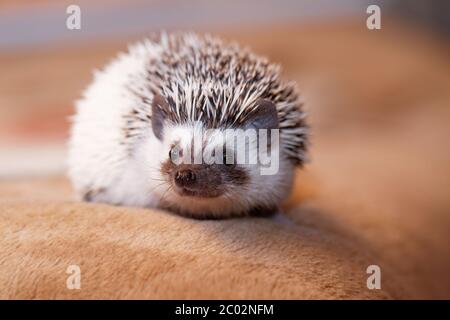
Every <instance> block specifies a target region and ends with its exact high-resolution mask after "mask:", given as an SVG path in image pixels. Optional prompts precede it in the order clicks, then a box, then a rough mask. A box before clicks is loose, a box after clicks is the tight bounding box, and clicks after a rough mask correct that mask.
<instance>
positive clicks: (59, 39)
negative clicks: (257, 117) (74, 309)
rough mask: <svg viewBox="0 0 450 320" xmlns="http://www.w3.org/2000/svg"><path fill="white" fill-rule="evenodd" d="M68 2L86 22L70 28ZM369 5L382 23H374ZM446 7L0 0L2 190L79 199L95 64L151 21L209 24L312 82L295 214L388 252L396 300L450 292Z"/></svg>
mask: <svg viewBox="0 0 450 320" xmlns="http://www.w3.org/2000/svg"><path fill="white" fill-rule="evenodd" d="M71 4H76V5H78V6H79V7H80V8H81V29H80V30H68V29H67V28H66V19H67V17H68V16H69V15H68V14H67V13H66V8H67V7H68V6H69V5H71ZM370 4H377V5H379V7H380V8H381V30H369V29H368V28H367V26H366V19H367V18H368V16H369V15H368V14H367V13H366V9H367V7H368V5H370ZM449 16H450V2H449V1H444V0H442V1H439V0H435V1H425V0H423V1H406V0H404V1H402V0H392V1H359V0H341V1H332V0H328V1H327V0H319V1H317V0H316V1H312V0H311V1H306V0H305V1H297V0H281V1H280V0H277V1H275V0H250V1H238V0H227V1H207V0H165V1H163V0H152V1H136V0H133V1H126V2H124V1H118V0H117V1H103V0H95V1H87V0H77V1H75V0H71V1H59V0H58V1H51V0H39V1H5V0H0V70H1V72H0V179H1V180H2V183H3V184H2V187H1V188H0V197H3V198H8V197H10V198H11V197H14V196H16V195H17V194H18V193H19V191H17V190H19V189H20V188H29V189H26V190H27V192H28V193H27V195H28V196H27V197H28V198H27V199H33V196H34V197H36V198H38V197H39V198H42V197H44V198H45V197H48V198H49V199H53V198H55V199H57V198H58V197H59V196H61V195H60V193H58V192H61V190H65V191H64V192H65V193H64V195H63V196H61V197H62V198H64V199H66V198H68V199H70V197H69V195H70V194H71V193H70V186H69V184H68V182H67V180H66V179H65V178H64V176H63V174H64V167H65V164H64V161H65V142H66V139H67V136H68V128H69V120H68V117H69V116H70V115H71V114H72V113H73V102H74V100H76V99H77V98H79V96H80V93H81V91H82V90H83V89H84V88H85V87H86V86H87V85H88V83H89V82H90V80H91V76H92V70H93V69H95V68H100V67H102V66H103V65H104V64H105V63H107V62H108V61H109V60H111V59H112V58H113V57H114V56H115V55H116V54H117V52H118V51H120V50H122V51H123V50H126V48H127V45H128V44H130V43H132V42H134V41H137V40H139V39H141V38H142V37H145V35H146V34H149V33H150V32H153V31H159V30H161V29H165V30H168V31H170V30H187V29H188V30H195V31H198V32H200V33H203V32H208V33H213V34H217V35H219V36H221V37H223V38H225V39H228V40H235V41H237V42H239V43H241V44H242V45H244V46H248V47H250V48H251V49H253V50H254V51H255V52H257V53H260V54H263V55H266V56H267V57H269V58H270V59H271V60H272V61H275V62H277V63H280V64H281V65H282V67H283V71H284V75H285V76H286V78H288V79H292V80H295V81H296V82H297V83H298V86H299V88H300V91H301V92H302V95H303V97H304V100H305V107H306V109H307V111H308V112H309V114H310V124H311V126H312V146H311V163H310V164H309V165H308V166H307V168H306V170H304V171H303V172H302V173H301V174H300V178H299V180H298V184H297V187H296V189H295V190H294V195H293V198H291V201H289V202H288V203H287V207H289V208H294V207H296V205H297V204H298V202H299V199H300V200H301V202H302V207H301V210H299V211H298V212H297V213H296V214H295V217H294V218H295V219H298V220H299V221H301V223H305V224H311V225H312V226H314V225H316V224H317V225H318V224H320V225H321V227H323V226H324V225H325V227H326V226H327V225H328V226H329V223H328V224H327V223H324V222H323V221H321V220H320V219H321V214H320V212H332V213H333V214H331V215H327V216H326V220H327V219H328V220H327V221H329V220H330V219H332V220H333V221H334V222H335V223H334V222H333V224H336V225H340V227H339V228H344V229H345V228H346V227H347V228H349V227H348V226H352V227H353V229H354V230H358V232H356V233H357V234H358V237H359V238H361V239H363V240H364V241H365V242H366V243H370V247H371V248H372V250H374V251H375V252H383V259H384V261H385V262H386V264H387V265H391V266H392V268H393V269H395V272H396V273H397V274H398V279H400V280H399V282H400V283H401V284H402V286H403V287H404V288H406V289H405V290H406V291H407V292H408V294H409V295H402V294H399V295H400V296H411V297H423V296H425V297H447V298H449V297H450V282H449V276H448V275H447V273H448V270H450V262H449V259H450V258H449V251H448V250H449V247H448V244H449V243H450V236H449V235H448V231H449V230H450V218H449V213H450V200H449V196H450V195H449V190H450V182H449V181H450V179H449V178H450V168H449V163H450V153H449V148H448V138H449V137H450V122H449V120H450V108H449V107H450V59H449V58H450V50H449V38H450V19H449ZM49 177H50V178H49ZM35 179H50V180H44V181H47V182H48V181H50V182H48V183H50V184H52V183H53V184H55V183H56V185H57V188H53V189H51V188H50V189H46V188H47V187H48V184H47V182H42V183H41V182H39V183H38V184H33V183H35V182H33V181H36V180H35ZM52 179H53V180H52ZM54 179H56V180H54ZM16 181H18V182H19V184H14V183H15V182H16ZM40 181H41V180H40ZM55 181H57V182H55ZM19 186H20V187H19ZM53 186H54V185H53ZM21 190H22V189H21ZM52 192H53V193H52ZM55 194H58V197H57V196H55ZM58 199H60V198H58ZM292 199H294V200H292ZM318 207H320V210H318V209H317V208H318ZM308 208H309V209H308ZM327 210H328V211H327ZM318 211H319V213H318ZM355 212H357V213H355ZM337 213H339V214H337ZM330 216H331V217H330ZM344 225H345V226H344ZM412 243H414V245H413V244H412ZM424 261H426V263H423V262H424ZM391 262H392V263H391ZM394 265H395V267H393V266H394Z"/></svg>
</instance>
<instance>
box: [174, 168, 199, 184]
mask: <svg viewBox="0 0 450 320" xmlns="http://www.w3.org/2000/svg"><path fill="white" fill-rule="evenodd" d="M195 180H196V177H195V173H194V172H192V170H180V171H177V173H176V174H175V183H176V184H177V186H179V187H187V186H192V185H193V184H194V183H195Z"/></svg>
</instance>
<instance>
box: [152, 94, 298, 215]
mask: <svg viewBox="0 0 450 320" xmlns="http://www.w3.org/2000/svg"><path fill="white" fill-rule="evenodd" d="M152 128H153V132H154V134H155V136H156V137H157V138H158V139H159V140H160V141H161V142H162V150H163V151H162V153H161V154H160V155H159V166H160V169H159V172H160V174H161V178H162V180H163V181H165V184H166V186H167V188H166V191H165V193H164V195H163V196H162V197H161V202H162V203H161V205H162V206H165V207H168V208H170V209H172V210H175V211H178V212H180V213H184V214H188V215H191V216H195V217H205V216H215V217H217V216H230V215H242V214H248V213H251V211H252V210H253V209H255V208H256V207H257V208H258V209H260V210H261V211H268V210H270V211H272V210H273V209H274V208H276V206H277V204H278V201H279V198H280V195H281V193H284V192H286V187H285V186H287V185H290V181H289V180H290V178H286V177H285V172H283V174H280V173H279V172H278V170H276V171H275V172H274V173H273V174H264V170H263V168H262V165H261V164H260V163H259V153H258V152H259V151H260V150H259V146H260V145H261V143H260V142H261V139H260V136H259V130H260V129H261V130H263V129H264V130H265V129H268V130H272V129H273V130H276V131H277V130H278V117H277V113H276V109H275V106H274V105H273V104H272V103H269V102H267V101H265V102H262V103H261V105H260V107H259V108H258V110H257V112H255V113H254V114H252V115H251V116H249V117H248V120H247V122H246V123H245V124H243V125H242V126H241V127H240V128H234V129H231V128H229V129H224V128H222V129H205V125H204V123H203V122H201V121H197V122H194V123H184V124H173V123H170V122H168V121H165V120H164V116H163V115H162V114H160V113H159V112H158V110H157V109H156V108H153V113H152ZM277 132H278V131H277ZM270 137H271V135H270V133H269V138H270ZM240 138H243V139H240ZM269 140H270V139H269ZM273 142H274V140H273V139H272V140H270V143H269V144H268V148H269V152H270V154H271V155H275V157H274V160H276V161H277V162H279V161H282V160H280V157H279V150H280V149H279V143H278V142H276V143H273ZM265 149H267V146H266V148H265ZM277 153H278V154H277ZM283 165H284V164H283ZM279 167H280V164H279V163H276V169H279ZM286 182H288V183H286ZM255 213H258V212H255ZM259 213H262V212H259Z"/></svg>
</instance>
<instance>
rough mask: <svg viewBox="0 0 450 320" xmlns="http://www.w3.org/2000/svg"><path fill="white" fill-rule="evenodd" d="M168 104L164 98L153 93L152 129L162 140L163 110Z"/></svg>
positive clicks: (166, 108) (167, 107)
mask: <svg viewBox="0 0 450 320" xmlns="http://www.w3.org/2000/svg"><path fill="white" fill-rule="evenodd" d="M168 109H169V104H168V103H167V101H166V99H165V98H164V97H163V96H162V95H160V94H155V96H154V97H153V102H152V129H153V133H154V134H155V136H156V137H157V138H158V139H159V140H162V136H163V131H164V112H163V110H168Z"/></svg>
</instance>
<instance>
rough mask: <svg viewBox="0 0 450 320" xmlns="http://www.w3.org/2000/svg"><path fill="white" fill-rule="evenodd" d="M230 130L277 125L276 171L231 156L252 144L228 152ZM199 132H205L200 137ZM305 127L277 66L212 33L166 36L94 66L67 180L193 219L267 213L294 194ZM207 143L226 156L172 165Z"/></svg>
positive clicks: (76, 120) (88, 196)
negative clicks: (96, 68) (264, 171)
mask: <svg viewBox="0 0 450 320" xmlns="http://www.w3.org/2000/svg"><path fill="white" fill-rule="evenodd" d="M230 129H231V130H235V131H236V132H238V133H237V137H238V138H239V136H242V135H244V134H245V132H246V130H248V129H255V132H256V133H257V135H256V137H260V134H259V132H262V130H265V129H267V130H269V129H270V133H271V134H270V135H269V134H267V135H266V137H272V136H274V133H273V134H272V132H274V130H278V129H279V131H278V133H279V140H278V143H276V141H275V140H274V141H275V142H273V143H268V146H267V150H270V152H272V153H274V152H275V153H278V156H279V157H278V160H277V161H278V162H279V163H278V164H277V165H278V167H277V168H278V170H277V171H276V172H275V173H272V174H269V175H264V174H261V171H260V169H261V167H262V166H263V164H261V163H260V162H257V163H249V162H248V163H246V162H242V163H237V162H236V161H229V158H227V157H228V156H229V155H231V158H233V156H234V155H236V153H237V152H238V151H239V150H240V148H243V147H245V146H248V145H249V143H250V142H249V141H250V140H251V141H253V142H254V140H255V136H253V138H250V140H246V141H247V142H246V143H244V145H243V144H232V147H231V150H230V147H228V146H229V145H228V144H225V142H228V141H227V139H228V138H223V136H225V135H221V133H224V132H226V131H229V130H230ZM198 132H209V133H208V134H206V135H203V136H201V137H202V138H200V140H196V139H197V138H195V137H196V134H197V133H198ZM307 133H308V130H307V125H306V123H305V114H304V112H303V111H302V103H301V102H300V100H299V97H298V94H297V93H296V89H295V86H294V85H293V84H292V83H290V82H285V81H282V80H281V79H280V68H279V67H278V66H277V65H274V64H271V63H269V62H268V61H267V59H265V58H263V57H260V56H258V55H255V54H253V53H252V52H250V51H249V50H247V49H243V48H241V47H239V46H238V45H236V44H228V43H225V42H223V41H221V40H219V39H217V38H214V37H211V36H199V35H197V34H193V33H174V34H166V33H161V34H158V35H155V36H154V37H152V38H151V39H146V40H144V41H143V42H140V43H138V44H135V45H133V46H131V47H130V48H129V51H128V52H127V53H122V54H120V55H119V56H118V57H117V58H116V59H115V60H113V61H112V62H111V63H109V64H108V65H107V66H106V67H105V68H104V69H103V70H102V71H97V72H95V77H94V81H93V82H92V84H91V85H90V86H89V87H88V88H87V90H86V91H85V92H84V94H83V97H82V98H81V99H80V100H79V101H78V102H77V103H76V114H75V115H74V117H73V126H72V130H71V138H70V142H69V176H70V178H71V180H72V182H73V185H74V187H75V189H76V190H77V192H78V193H79V194H80V195H81V197H82V198H83V199H84V200H85V201H94V202H106V203H111V204H117V205H128V206H138V207H157V208H163V209H168V210H171V211H174V212H177V213H180V214H183V215H187V216H191V217H196V218H205V217H213V218H222V217H231V216H244V215H267V214H270V213H273V212H275V211H276V210H277V209H278V206H279V204H280V202H281V200H282V199H283V198H284V197H286V196H287V195H288V193H289V190H290V188H291V186H292V181H293V174H294V169H295V167H296V166H301V165H302V164H303V162H304V160H305V152H306V145H307V142H308V141H307V138H308V134H307ZM218 136H222V138H221V139H219V138H218ZM261 136H263V135H262V134H261ZM235 138H236V137H235ZM252 139H253V140H252ZM194 141H200V144H201V146H200V147H199V148H196V147H195V146H194V144H195V143H194ZM271 141H272V140H271ZM256 145H257V146H259V145H260V143H257V144H256ZM252 146H254V144H252ZM211 149H213V150H215V151H217V150H224V154H226V156H225V157H222V155H219V157H221V158H220V159H219V161H217V162H208V163H205V162H195V161H194V163H192V161H174V158H177V159H178V160H180V159H181V160H191V159H192V155H193V156H197V155H200V158H201V157H202V156H204V152H206V150H211ZM212 155H213V157H214V152H213V153H212ZM188 158H189V159H188ZM214 159H216V158H214ZM221 159H223V161H220V160H221ZM246 159H247V158H246Z"/></svg>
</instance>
